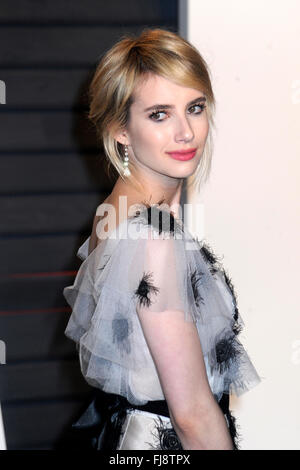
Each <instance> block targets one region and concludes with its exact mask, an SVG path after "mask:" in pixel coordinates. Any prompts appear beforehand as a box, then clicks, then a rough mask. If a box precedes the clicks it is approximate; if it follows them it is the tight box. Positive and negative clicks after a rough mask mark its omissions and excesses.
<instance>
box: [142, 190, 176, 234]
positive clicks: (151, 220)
mask: <svg viewBox="0 0 300 470" xmlns="http://www.w3.org/2000/svg"><path fill="white" fill-rule="evenodd" d="M142 205H143V206H144V207H145V209H144V210H142V211H137V212H136V214H135V215H134V216H133V218H137V217H138V218H139V219H140V220H141V221H142V222H143V223H144V224H145V225H149V226H150V225H151V226H152V227H153V228H154V229H155V230H156V231H157V232H158V233H159V235H160V234H161V233H162V232H163V233H167V234H169V235H171V236H172V237H174V235H175V233H182V232H183V231H184V227H183V224H180V223H179V220H177V219H176V218H175V216H174V213H173V212H172V211H169V210H168V209H167V207H169V206H168V205H167V204H166V203H165V199H164V198H163V199H161V200H160V201H159V202H158V203H157V204H150V203H148V202H143V203H142ZM159 206H162V207H159ZM164 206H165V208H164ZM166 206H167V207H166Z"/></svg>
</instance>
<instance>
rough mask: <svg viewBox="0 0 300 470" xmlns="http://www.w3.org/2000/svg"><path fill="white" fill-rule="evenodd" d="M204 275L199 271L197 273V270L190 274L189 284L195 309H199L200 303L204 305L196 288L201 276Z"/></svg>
mask: <svg viewBox="0 0 300 470" xmlns="http://www.w3.org/2000/svg"><path fill="white" fill-rule="evenodd" d="M203 274H204V273H202V272H201V271H200V272H199V273H198V272H197V270H196V269H195V270H194V271H193V272H192V274H191V283H192V288H193V294H194V299H195V303H196V305H197V307H200V304H199V303H200V302H202V303H204V300H203V298H202V297H201V295H200V292H199V288H198V282H200V280H201V276H202V275H203Z"/></svg>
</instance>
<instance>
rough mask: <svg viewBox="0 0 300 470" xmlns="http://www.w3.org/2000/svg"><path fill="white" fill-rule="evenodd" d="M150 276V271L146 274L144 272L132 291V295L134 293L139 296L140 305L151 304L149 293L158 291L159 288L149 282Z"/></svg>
mask: <svg viewBox="0 0 300 470" xmlns="http://www.w3.org/2000/svg"><path fill="white" fill-rule="evenodd" d="M151 276H152V274H151V273H148V274H145V273H144V275H143V277H142V280H141V281H140V283H139V287H138V288H137V290H136V291H135V292H134V295H136V296H137V297H138V298H139V303H140V305H143V306H147V307H149V306H150V305H151V300H150V298H149V296H150V294H151V293H153V294H155V295H157V294H158V292H159V288H158V287H155V286H154V285H153V284H151V282H150V277H151Z"/></svg>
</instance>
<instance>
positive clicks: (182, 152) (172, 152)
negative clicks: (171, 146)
mask: <svg viewBox="0 0 300 470" xmlns="http://www.w3.org/2000/svg"><path fill="white" fill-rule="evenodd" d="M196 150H197V149H196V148H194V149H187V150H174V151H171V152H167V153H169V154H175V153H179V154H180V155H184V154H186V153H192V152H195V151H196Z"/></svg>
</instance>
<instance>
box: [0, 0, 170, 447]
mask: <svg viewBox="0 0 300 470" xmlns="http://www.w3.org/2000/svg"><path fill="white" fill-rule="evenodd" d="M145 27H165V28H167V29H169V30H171V31H176V30H177V0H176V1H175V0H164V1H161V0H151V1H149V0H127V1H126V2H124V1H123V0H114V1H112V2H106V1H104V0H85V1H84V2H83V1H78V0H73V1H70V0H59V1H58V0H43V1H36V0H20V1H9V0H1V2H0V80H3V81H4V82H5V84H6V104H5V105H0V216H1V217H0V250H1V253H2V262H1V263H0V339H1V340H2V341H4V342H5V345H6V364H3V365H1V366H0V401H1V407H2V414H3V419H4V429H5V434H6V442H7V446H8V449H52V448H55V446H56V445H57V443H60V442H62V448H64V446H65V445H67V443H66V441H64V440H61V439H62V438H63V436H64V435H65V433H66V432H67V431H68V430H69V429H70V426H71V424H72V422H74V421H75V420H77V419H78V418H79V416H80V414H81V413H82V412H83V411H84V409H85V408H86V406H87V404H88V401H89V400H90V398H91V396H92V393H93V389H92V387H90V386H89V385H88V384H87V383H86V382H85V381H84V379H83V377H82V375H81V372H80V364H79V361H78V356H77V350H76V347H75V344H74V343H73V342H72V341H71V340H69V339H68V338H66V337H65V335H64V330H65V328H66V325H67V322H68V319H69V316H70V313H71V312H70V308H69V306H68V305H67V304H66V301H65V299H64V297H63V289H64V287H66V286H68V285H71V284H72V283H73V281H74V278H75V275H76V272H77V270H78V268H79V266H80V264H81V260H79V259H78V258H77V257H76V253H77V250H78V248H79V246H80V245H81V244H82V243H83V242H84V241H85V240H86V238H87V237H88V236H89V235H90V231H91V229H92V222H93V217H94V215H95V211H96V208H97V206H98V205H99V204H100V203H101V202H102V201H103V200H104V199H105V198H106V197H107V195H108V194H109V193H110V191H111V189H112V186H113V184H114V182H115V178H116V176H117V175H116V173H115V171H114V170H113V168H112V167H111V166H108V164H107V161H106V160H105V158H104V155H103V149H102V148H101V145H100V144H99V142H98V141H97V138H96V135H95V129H94V127H93V125H92V124H91V123H90V122H89V121H88V119H87V112H88V104H89V102H88V93H87V92H88V85H89V83H90V80H91V78H92V76H93V73H94V70H95V66H96V64H97V63H98V61H99V59H100V58H101V56H102V54H103V53H104V52H105V51H106V50H107V49H108V48H109V47H110V46H112V45H113V44H114V43H115V42H116V41H117V40H119V39H120V38H121V37H122V36H123V35H125V34H138V33H139V32H140V31H142V29H144V28H145ZM107 168H110V171H109V172H108V171H107Z"/></svg>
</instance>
